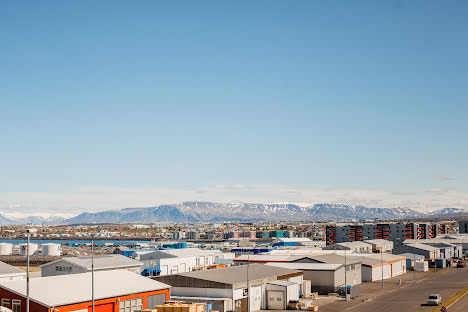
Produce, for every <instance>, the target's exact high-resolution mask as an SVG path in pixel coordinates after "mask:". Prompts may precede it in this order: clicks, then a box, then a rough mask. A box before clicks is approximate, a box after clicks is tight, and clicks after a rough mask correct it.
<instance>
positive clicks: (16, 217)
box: [0, 213, 70, 225]
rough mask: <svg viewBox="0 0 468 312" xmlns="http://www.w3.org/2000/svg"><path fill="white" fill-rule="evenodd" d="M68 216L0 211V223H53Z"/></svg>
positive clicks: (61, 220) (68, 216) (59, 221)
mask: <svg viewBox="0 0 468 312" xmlns="http://www.w3.org/2000/svg"><path fill="white" fill-rule="evenodd" d="M68 218H70V215H69V214H65V215H51V214H47V213H45V214H44V213H43V214H36V215H24V214H20V213H3V214H2V213H0V225H15V224H35V225H54V224H59V223H62V222H63V221H64V220H66V219H68Z"/></svg>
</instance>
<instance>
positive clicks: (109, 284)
mask: <svg viewBox="0 0 468 312" xmlns="http://www.w3.org/2000/svg"><path fill="white" fill-rule="evenodd" d="M29 284H30V298H31V300H32V301H35V302H37V303H39V304H41V305H43V306H47V307H59V306H64V305H70V304H74V303H80V302H88V301H91V272H87V273H79V274H67V275H57V276H48V277H37V278H31V279H30V282H29ZM170 287H171V286H169V285H167V284H164V283H161V282H158V281H155V280H152V279H150V278H147V277H144V276H141V275H139V274H136V273H133V272H130V271H128V270H110V271H97V272H94V298H95V299H96V300H97V299H106V298H114V297H119V296H125V295H131V294H138V293H143V292H150V291H156V290H161V289H167V288H170ZM0 288H4V289H7V290H9V291H11V292H13V293H16V294H18V295H20V296H23V297H25V296H26V283H25V282H24V280H17V281H7V282H0Z"/></svg>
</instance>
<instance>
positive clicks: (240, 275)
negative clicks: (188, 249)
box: [154, 264, 303, 312]
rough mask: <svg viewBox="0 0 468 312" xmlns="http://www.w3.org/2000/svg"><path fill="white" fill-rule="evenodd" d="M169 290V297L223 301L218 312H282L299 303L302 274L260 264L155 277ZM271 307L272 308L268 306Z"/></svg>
mask: <svg viewBox="0 0 468 312" xmlns="http://www.w3.org/2000/svg"><path fill="white" fill-rule="evenodd" d="M154 279H156V280H158V281H161V282H163V283H165V284H169V285H171V286H172V289H171V292H172V295H174V296H178V297H184V298H187V297H189V298H192V300H196V299H197V298H222V299H223V300H221V301H220V302H222V303H223V305H222V306H218V307H216V309H217V310H219V311H220V312H225V311H230V310H237V311H247V296H248V297H249V300H248V301H249V305H250V307H249V309H248V310H249V311H257V310H264V309H267V308H269V309H278V310H285V309H286V307H287V303H288V302H289V301H290V300H298V299H299V291H300V287H301V285H302V282H303V273H302V272H300V271H297V270H291V269H286V268H278V267H272V266H267V265H262V264H250V265H241V266H235V267H230V268H223V269H211V270H204V271H193V272H189V273H182V274H177V275H166V276H158V277H154ZM271 303H273V304H271Z"/></svg>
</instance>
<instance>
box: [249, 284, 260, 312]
mask: <svg viewBox="0 0 468 312" xmlns="http://www.w3.org/2000/svg"><path fill="white" fill-rule="evenodd" d="M250 292H251V294H250V302H251V304H250V307H251V311H258V310H261V309H262V286H253V287H250Z"/></svg>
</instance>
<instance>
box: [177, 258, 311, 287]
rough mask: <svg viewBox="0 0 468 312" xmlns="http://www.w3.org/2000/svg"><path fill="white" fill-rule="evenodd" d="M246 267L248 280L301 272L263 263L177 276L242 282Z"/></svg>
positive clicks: (235, 282)
mask: <svg viewBox="0 0 468 312" xmlns="http://www.w3.org/2000/svg"><path fill="white" fill-rule="evenodd" d="M247 269H248V270H249V281H255V280H259V279H265V278H271V277H277V276H281V275H289V274H297V273H300V274H302V272H301V271H297V270H292V269H286V268H279V267H272V266H267V265H263V264H258V263H255V264H250V265H238V266H233V267H229V268H220V269H210V270H203V271H192V272H187V273H180V274H178V275H179V276H185V277H189V278H196V279H200V280H206V281H212V282H217V283H223V284H230V285H233V284H237V283H243V282H245V281H246V280H247Z"/></svg>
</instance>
